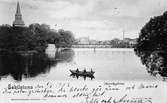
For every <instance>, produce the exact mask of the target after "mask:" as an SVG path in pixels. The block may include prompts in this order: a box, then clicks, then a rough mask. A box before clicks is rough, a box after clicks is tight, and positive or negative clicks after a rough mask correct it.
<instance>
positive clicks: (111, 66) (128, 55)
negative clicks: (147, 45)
mask: <svg viewBox="0 0 167 103" xmlns="http://www.w3.org/2000/svg"><path fill="white" fill-rule="evenodd" d="M73 50H74V52H75V55H74V57H73V60H72V61H71V62H68V63H67V62H64V63H58V64H57V66H55V67H54V66H53V67H52V69H51V71H50V73H49V74H47V75H46V78H47V79H51V80H55V79H59V80H76V79H75V78H71V77H69V74H70V72H69V69H76V68H79V70H83V69H84V68H86V70H90V69H91V68H92V69H93V70H94V71H95V74H94V76H95V80H155V79H156V78H155V77H151V76H150V75H149V74H148V73H147V71H146V69H145V66H143V65H142V64H141V62H140V59H139V58H138V57H137V56H136V55H135V53H134V51H133V49H114V48H104V49H102V48H99V49H96V50H94V49H91V48H75V49H73ZM54 52H55V51H54V49H53V47H50V49H48V51H47V53H48V54H50V56H51V57H52V56H53V57H54V54H55V53H54ZM81 79H83V78H81Z"/></svg>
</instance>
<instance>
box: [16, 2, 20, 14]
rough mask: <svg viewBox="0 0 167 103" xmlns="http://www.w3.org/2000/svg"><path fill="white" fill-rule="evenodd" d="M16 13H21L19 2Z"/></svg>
mask: <svg viewBox="0 0 167 103" xmlns="http://www.w3.org/2000/svg"><path fill="white" fill-rule="evenodd" d="M16 14H21V12H20V4H19V2H17V10H16Z"/></svg>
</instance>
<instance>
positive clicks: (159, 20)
mask: <svg viewBox="0 0 167 103" xmlns="http://www.w3.org/2000/svg"><path fill="white" fill-rule="evenodd" d="M166 41H167V12H165V13H163V15H160V16H156V17H154V18H151V19H150V21H149V22H148V23H146V24H145V26H144V27H143V28H142V29H141V31H140V35H139V38H138V39H137V44H136V46H135V49H134V50H135V53H136V54H137V55H138V56H139V57H140V58H141V61H142V63H143V64H144V65H145V66H146V67H147V70H148V72H149V73H151V74H153V75H155V74H160V73H161V74H162V71H163V73H166V72H167V42H166ZM165 71H166V72H165Z"/></svg>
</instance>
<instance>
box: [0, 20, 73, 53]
mask: <svg viewBox="0 0 167 103" xmlns="http://www.w3.org/2000/svg"><path fill="white" fill-rule="evenodd" d="M74 39H75V38H74V35H73V33H72V32H71V31H67V30H63V29H59V30H53V29H51V28H50V26H49V25H47V24H38V23H34V24H30V25H29V26H28V27H14V26H10V25H1V26H0V50H8V51H30V50H35V51H37V52H44V51H45V49H46V48H47V46H48V44H49V43H52V44H55V46H56V48H70V47H71V46H72V43H73V42H74Z"/></svg>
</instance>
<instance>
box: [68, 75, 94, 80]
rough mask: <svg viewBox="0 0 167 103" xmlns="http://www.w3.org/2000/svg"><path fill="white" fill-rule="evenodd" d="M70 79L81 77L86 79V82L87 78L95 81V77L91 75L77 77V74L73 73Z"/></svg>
mask: <svg viewBox="0 0 167 103" xmlns="http://www.w3.org/2000/svg"><path fill="white" fill-rule="evenodd" d="M70 77H73V78H77V79H78V78H79V77H81V78H84V80H86V78H90V79H91V80H93V79H95V77H94V75H90V76H86V75H85V76H84V75H77V74H73V73H71V74H70Z"/></svg>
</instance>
